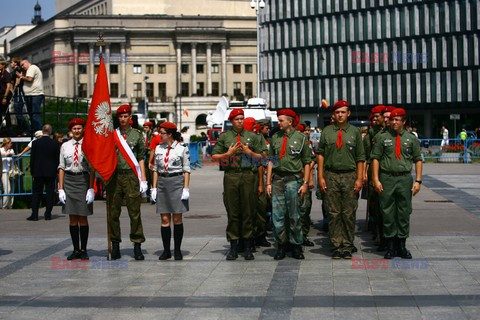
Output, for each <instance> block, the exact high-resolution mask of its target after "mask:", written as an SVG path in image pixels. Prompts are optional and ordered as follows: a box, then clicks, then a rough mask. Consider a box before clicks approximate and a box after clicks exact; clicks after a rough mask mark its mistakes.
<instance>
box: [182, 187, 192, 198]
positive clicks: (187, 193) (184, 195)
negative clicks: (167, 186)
mask: <svg viewBox="0 0 480 320" xmlns="http://www.w3.org/2000/svg"><path fill="white" fill-rule="evenodd" d="M188 198H190V190H189V189H188V188H183V191H182V200H188Z"/></svg>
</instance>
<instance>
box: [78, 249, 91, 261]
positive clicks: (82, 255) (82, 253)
mask: <svg viewBox="0 0 480 320" xmlns="http://www.w3.org/2000/svg"><path fill="white" fill-rule="evenodd" d="M80 259H81V260H90V257H89V256H88V253H87V250H82V251H80Z"/></svg>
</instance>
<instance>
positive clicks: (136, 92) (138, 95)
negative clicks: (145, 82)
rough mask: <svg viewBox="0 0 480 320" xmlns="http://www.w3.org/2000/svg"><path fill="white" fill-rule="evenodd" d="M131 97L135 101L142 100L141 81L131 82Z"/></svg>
mask: <svg viewBox="0 0 480 320" xmlns="http://www.w3.org/2000/svg"><path fill="white" fill-rule="evenodd" d="M133 97H134V98H135V99H136V101H137V102H138V101H140V100H142V83H141V82H134V83H133Z"/></svg>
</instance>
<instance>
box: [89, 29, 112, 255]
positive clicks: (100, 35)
mask: <svg viewBox="0 0 480 320" xmlns="http://www.w3.org/2000/svg"><path fill="white" fill-rule="evenodd" d="M95 45H96V46H97V47H99V51H100V55H99V59H100V60H102V54H103V50H102V49H103V46H104V45H105V41H103V33H102V32H99V33H98V39H97V42H96V44H95ZM93 58H94V57H90V59H93ZM104 182H105V186H106V184H107V183H106V181H104ZM106 207H107V210H106V211H107V214H106V217H107V247H108V252H107V259H108V260H111V259H112V242H111V241H110V210H109V208H110V206H109V200H108V195H107V201H106Z"/></svg>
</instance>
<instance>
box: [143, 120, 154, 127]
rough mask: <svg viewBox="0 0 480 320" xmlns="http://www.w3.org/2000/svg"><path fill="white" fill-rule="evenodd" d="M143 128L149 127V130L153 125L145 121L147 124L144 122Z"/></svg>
mask: <svg viewBox="0 0 480 320" xmlns="http://www.w3.org/2000/svg"><path fill="white" fill-rule="evenodd" d="M143 126H144V127H150V128H151V127H153V123H152V122H150V121H147V122H145V123H144V124H143Z"/></svg>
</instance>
